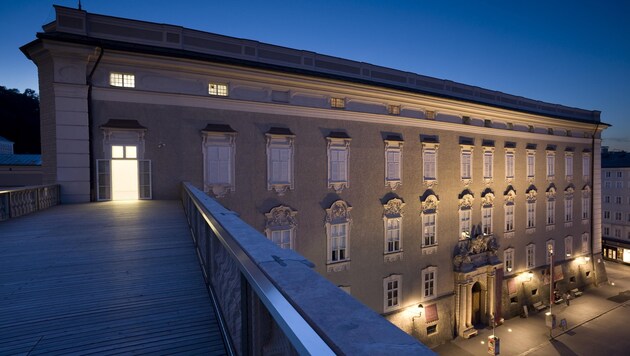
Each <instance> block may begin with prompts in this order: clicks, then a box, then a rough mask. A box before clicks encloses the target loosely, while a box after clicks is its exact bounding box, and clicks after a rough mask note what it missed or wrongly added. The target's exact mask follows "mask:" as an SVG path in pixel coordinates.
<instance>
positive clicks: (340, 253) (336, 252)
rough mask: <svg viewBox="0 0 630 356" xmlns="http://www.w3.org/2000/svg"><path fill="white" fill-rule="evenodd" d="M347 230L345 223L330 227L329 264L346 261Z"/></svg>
mask: <svg viewBox="0 0 630 356" xmlns="http://www.w3.org/2000/svg"><path fill="white" fill-rule="evenodd" d="M347 230H348V224H347V223H343V224H332V225H330V240H331V241H330V242H331V243H330V247H331V250H330V262H338V261H344V260H346V259H347V256H346V243H347V239H348V235H347Z"/></svg>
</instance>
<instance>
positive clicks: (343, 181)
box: [326, 134, 352, 194]
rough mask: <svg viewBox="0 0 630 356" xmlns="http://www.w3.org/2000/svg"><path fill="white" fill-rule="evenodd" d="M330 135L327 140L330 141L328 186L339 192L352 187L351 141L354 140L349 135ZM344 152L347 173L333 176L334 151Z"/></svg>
mask: <svg viewBox="0 0 630 356" xmlns="http://www.w3.org/2000/svg"><path fill="white" fill-rule="evenodd" d="M335 136H336V135H335ZM335 136H328V137H326V140H327V142H328V146H327V152H328V188H332V189H334V190H335V192H336V193H337V194H339V193H341V192H342V191H343V190H344V189H348V188H350V141H351V140H352V139H351V138H350V137H348V136H347V135H345V134H343V135H341V136H345V137H335ZM337 151H338V152H344V156H345V162H344V163H342V165H343V167H340V168H343V169H344V170H345V174H344V175H343V176H342V177H333V161H332V160H333V152H337Z"/></svg>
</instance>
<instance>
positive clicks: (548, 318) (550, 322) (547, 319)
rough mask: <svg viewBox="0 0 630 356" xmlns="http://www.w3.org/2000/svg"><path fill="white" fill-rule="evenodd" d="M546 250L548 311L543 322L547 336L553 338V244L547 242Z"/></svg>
mask: <svg viewBox="0 0 630 356" xmlns="http://www.w3.org/2000/svg"><path fill="white" fill-rule="evenodd" d="M547 252H548V253H549V311H548V312H547V313H546V314H545V323H546V324H547V326H548V327H549V337H550V338H552V339H553V333H552V332H553V327H554V324H555V315H553V314H552V313H551V306H552V305H553V301H554V288H553V245H552V244H547Z"/></svg>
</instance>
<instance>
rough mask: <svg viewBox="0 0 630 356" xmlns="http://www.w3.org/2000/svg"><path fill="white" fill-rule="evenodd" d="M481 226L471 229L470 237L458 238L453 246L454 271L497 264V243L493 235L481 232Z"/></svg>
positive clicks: (464, 270) (465, 270)
mask: <svg viewBox="0 0 630 356" xmlns="http://www.w3.org/2000/svg"><path fill="white" fill-rule="evenodd" d="M480 232H481V228H480V227H479V228H478V229H473V232H472V233H471V237H470V238H467V239H465V240H460V241H459V242H458V243H457V246H456V247H455V256H454V257H453V266H454V268H455V271H458V272H470V271H472V270H474V269H476V268H477V267H481V266H485V265H489V264H497V263H499V258H498V257H497V250H498V249H499V244H498V242H497V240H496V238H495V237H494V235H484V234H481V233H480Z"/></svg>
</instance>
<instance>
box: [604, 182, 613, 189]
mask: <svg viewBox="0 0 630 356" xmlns="http://www.w3.org/2000/svg"><path fill="white" fill-rule="evenodd" d="M611 184H612V183H611V182H604V188H610V187H612V186H611Z"/></svg>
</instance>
